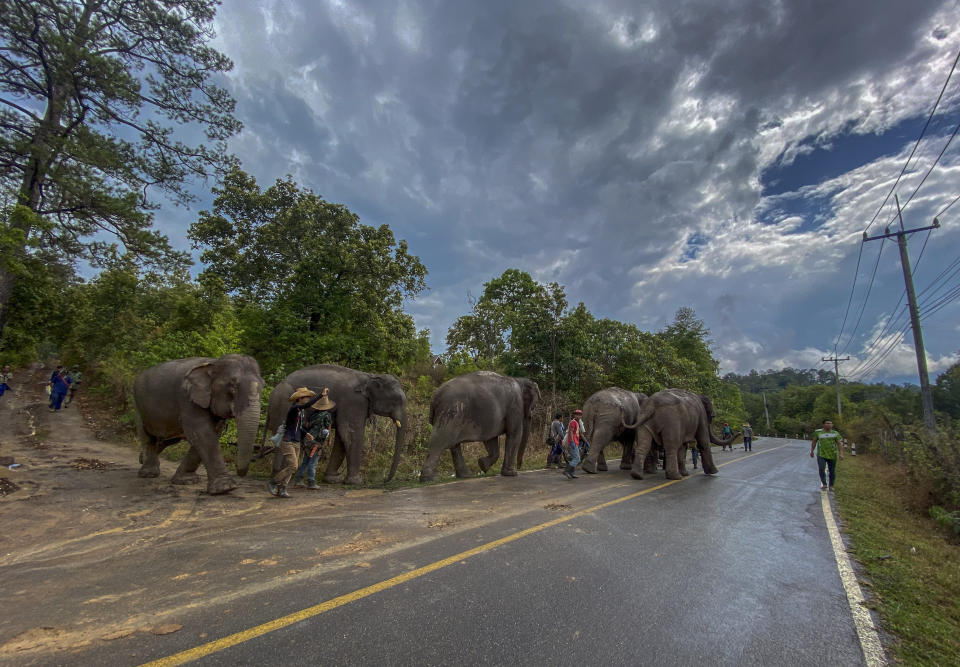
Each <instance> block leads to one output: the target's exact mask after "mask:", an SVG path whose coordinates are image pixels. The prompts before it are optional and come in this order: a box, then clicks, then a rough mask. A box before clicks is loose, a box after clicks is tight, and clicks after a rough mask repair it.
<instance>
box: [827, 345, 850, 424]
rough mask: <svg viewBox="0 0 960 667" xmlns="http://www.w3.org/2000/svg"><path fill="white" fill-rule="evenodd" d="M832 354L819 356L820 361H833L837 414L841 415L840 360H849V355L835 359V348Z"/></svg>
mask: <svg viewBox="0 0 960 667" xmlns="http://www.w3.org/2000/svg"><path fill="white" fill-rule="evenodd" d="M833 354H834V356H832V357H821V358H820V361H832V362H833V377H834V378H835V379H836V384H837V416H838V417H842V416H843V406H842V405H840V362H841V361H849V359H850V357H844V358H843V359H837V357H836V354H837V352H836V350H834V352H833Z"/></svg>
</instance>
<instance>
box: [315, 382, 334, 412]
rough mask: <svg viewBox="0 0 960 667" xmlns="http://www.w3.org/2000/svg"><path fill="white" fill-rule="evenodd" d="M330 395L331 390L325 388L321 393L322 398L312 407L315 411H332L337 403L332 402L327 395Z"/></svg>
mask: <svg viewBox="0 0 960 667" xmlns="http://www.w3.org/2000/svg"><path fill="white" fill-rule="evenodd" d="M329 393H330V390H329V389H327V388H326V387H324V388H323V391H321V392H320V398H319V399H318V400H317V402H316V403H314V404H313V405H311V406H310V407H311V408H313V409H314V410H332V409H333V406H335V405H336V403H334V402H333V401H331V400H330V397H329V396H327V394H329Z"/></svg>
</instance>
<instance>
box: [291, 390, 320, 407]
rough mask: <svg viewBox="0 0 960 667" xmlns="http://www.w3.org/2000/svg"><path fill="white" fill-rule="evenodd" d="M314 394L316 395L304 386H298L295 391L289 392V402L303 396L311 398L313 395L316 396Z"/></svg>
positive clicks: (315, 393)
mask: <svg viewBox="0 0 960 667" xmlns="http://www.w3.org/2000/svg"><path fill="white" fill-rule="evenodd" d="M316 395H317V392H315V391H311V390H309V389H307V388H306V387H300V388H299V389H297V390H296V391H295V392H293V393H292V394H290V402H291V403H293V402H294V401H296V400H298V399H301V398H303V397H304V396H306V397H307V398H312V397H313V396H316Z"/></svg>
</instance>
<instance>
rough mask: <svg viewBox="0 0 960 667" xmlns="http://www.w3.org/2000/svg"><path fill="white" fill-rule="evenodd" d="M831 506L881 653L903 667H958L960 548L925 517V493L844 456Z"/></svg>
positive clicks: (894, 470) (871, 460)
mask: <svg viewBox="0 0 960 667" xmlns="http://www.w3.org/2000/svg"><path fill="white" fill-rule="evenodd" d="M836 500H837V504H838V507H839V512H840V515H841V517H842V518H843V522H844V532H846V533H847V534H848V535H849V536H850V538H851V543H852V547H851V555H852V556H853V557H854V558H855V559H856V560H857V561H858V562H859V563H860V564H861V565H862V566H863V569H864V575H865V578H866V580H867V583H868V584H869V588H867V593H868V595H871V592H872V598H873V599H872V601H871V602H870V603H869V604H870V606H871V608H873V609H875V610H876V611H877V612H878V613H879V615H880V618H881V621H882V626H883V629H884V630H885V631H886V632H887V633H889V634H890V635H892V636H893V638H894V639H893V645H892V646H890V647H888V650H889V651H890V652H891V653H892V654H893V656H894V657H896V658H897V659H898V660H899V661H900V662H901V663H902V664H905V665H924V666H927V665H957V664H958V663H960V543H958V541H957V539H956V538H955V537H954V536H953V535H952V534H951V533H950V532H949V531H947V530H945V529H944V528H943V527H942V526H940V525H939V524H937V522H935V521H934V520H933V519H931V518H930V515H929V511H928V507H929V505H930V503H931V498H930V493H929V487H928V486H927V485H925V484H923V483H922V482H917V481H914V480H912V479H910V478H909V477H908V475H907V473H906V471H905V470H904V469H903V468H902V467H900V466H893V465H887V464H886V463H884V462H883V460H882V459H881V458H879V457H873V456H857V457H846V458H844V460H843V461H842V462H841V463H840V466H839V467H838V475H837V487H836Z"/></svg>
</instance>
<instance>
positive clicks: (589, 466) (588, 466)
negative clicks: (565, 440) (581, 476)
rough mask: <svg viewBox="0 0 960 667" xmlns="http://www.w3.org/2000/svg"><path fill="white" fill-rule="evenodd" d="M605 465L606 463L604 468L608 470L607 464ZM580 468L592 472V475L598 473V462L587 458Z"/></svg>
mask: <svg viewBox="0 0 960 667" xmlns="http://www.w3.org/2000/svg"><path fill="white" fill-rule="evenodd" d="M603 465H604V467H603V470H606V469H607V467H606V464H603ZM580 469H581V470H583V472H588V473H590V474H591V475H596V474H597V464H596V463H594V462H593V461H590V460H586V461H584V462H583V463H581V464H580Z"/></svg>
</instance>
